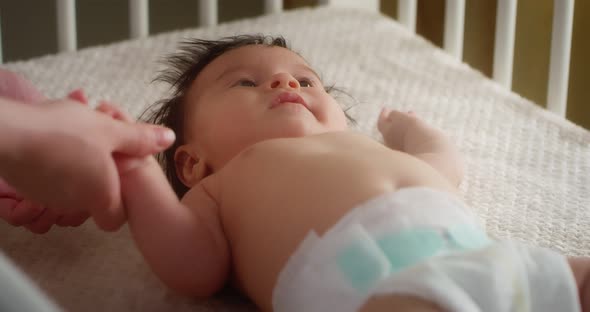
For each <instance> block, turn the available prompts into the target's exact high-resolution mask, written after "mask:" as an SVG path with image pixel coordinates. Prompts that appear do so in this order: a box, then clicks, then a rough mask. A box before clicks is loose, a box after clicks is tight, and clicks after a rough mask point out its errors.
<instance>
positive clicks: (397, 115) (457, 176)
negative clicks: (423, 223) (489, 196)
mask: <svg viewBox="0 0 590 312" xmlns="http://www.w3.org/2000/svg"><path fill="white" fill-rule="evenodd" d="M377 126H378V128H379V131H380V132H381V134H382V135H383V139H384V141H385V145H387V146H388V147H389V148H391V149H395V150H399V151H402V152H405V153H408V154H410V155H413V156H415V157H417V158H419V159H422V160H423V161H425V162H426V163H428V164H430V165H431V166H432V167H434V168H435V169H437V170H438V171H439V172H440V173H441V174H442V175H443V176H444V177H446V178H447V179H448V180H449V182H451V183H452V184H453V185H454V186H458V185H459V184H460V183H461V180H462V179H463V161H462V158H461V155H460V153H459V151H458V150H457V147H456V146H455V145H454V144H453V143H452V142H451V141H450V140H449V139H448V138H447V136H446V135H444V133H443V132H442V131H440V130H438V129H435V128H433V127H431V126H430V125H428V124H427V123H426V122H424V121H423V120H421V119H420V118H418V117H417V116H416V115H415V114H414V113H404V112H400V111H392V110H388V109H383V111H382V112H381V114H380V115H379V121H378V124H377Z"/></svg>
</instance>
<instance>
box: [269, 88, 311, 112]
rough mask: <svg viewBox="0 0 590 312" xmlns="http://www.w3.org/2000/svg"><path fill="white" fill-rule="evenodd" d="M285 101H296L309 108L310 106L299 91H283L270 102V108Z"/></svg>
mask: <svg viewBox="0 0 590 312" xmlns="http://www.w3.org/2000/svg"><path fill="white" fill-rule="evenodd" d="M283 103H296V104H301V105H303V106H305V108H307V109H308V110H309V106H308V105H307V103H306V102H305V100H304V99H303V98H302V97H301V96H299V95H298V94H297V93H293V92H282V93H280V94H279V95H278V96H277V97H276V98H275V99H274V100H272V102H271V104H270V108H271V109H273V108H275V107H277V106H279V105H281V104H283Z"/></svg>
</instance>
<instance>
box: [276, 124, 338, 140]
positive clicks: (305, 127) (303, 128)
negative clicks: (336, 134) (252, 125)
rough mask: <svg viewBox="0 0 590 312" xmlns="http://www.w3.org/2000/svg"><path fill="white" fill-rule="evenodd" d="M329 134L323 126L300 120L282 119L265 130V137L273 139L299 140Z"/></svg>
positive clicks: (328, 130)
mask: <svg viewBox="0 0 590 312" xmlns="http://www.w3.org/2000/svg"><path fill="white" fill-rule="evenodd" d="M326 132H330V129H327V128H326V127H325V126H324V125H322V124H320V123H319V122H317V121H309V120H301V119H284V120H281V121H278V122H276V123H274V124H273V125H272V127H270V129H265V135H264V136H265V137H268V139H273V138H300V137H306V136H311V135H316V134H321V133H326Z"/></svg>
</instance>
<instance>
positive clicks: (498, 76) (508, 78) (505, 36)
mask: <svg viewBox="0 0 590 312" xmlns="http://www.w3.org/2000/svg"><path fill="white" fill-rule="evenodd" d="M516 3H517V0H498V7H497V10H496V36H495V43H494V72H493V78H494V80H496V81H497V82H499V83H500V84H502V85H503V86H504V87H506V88H508V89H511V88H512V63H513V59H514V31H515V30H516Z"/></svg>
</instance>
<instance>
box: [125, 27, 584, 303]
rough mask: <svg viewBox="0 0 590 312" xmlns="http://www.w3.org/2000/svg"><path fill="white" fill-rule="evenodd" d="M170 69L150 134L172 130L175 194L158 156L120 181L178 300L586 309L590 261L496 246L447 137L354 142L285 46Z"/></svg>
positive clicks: (429, 133)
mask: <svg viewBox="0 0 590 312" xmlns="http://www.w3.org/2000/svg"><path fill="white" fill-rule="evenodd" d="M169 64H170V65H171V68H170V69H169V70H168V71H165V72H163V74H162V76H161V77H160V78H161V80H164V81H166V82H169V83H170V84H171V85H172V86H173V91H174V92H173V95H172V97H171V98H169V99H166V100H164V101H162V102H161V103H160V104H162V105H161V107H160V108H159V110H157V111H155V112H154V113H153V115H152V121H154V122H156V123H160V124H163V125H165V126H167V127H170V128H172V129H174V130H175V132H176V133H177V138H178V139H177V141H176V142H175V144H174V145H173V146H172V148H170V149H169V150H167V151H166V152H165V153H164V154H163V157H162V159H161V160H162V162H163V164H164V165H165V171H166V174H167V176H168V179H169V180H170V182H171V184H172V188H171V187H170V184H169V183H168V182H167V181H166V179H165V177H164V175H163V174H162V171H161V169H160V167H159V166H158V164H157V163H156V162H155V161H154V160H153V159H151V160H150V163H149V164H147V165H146V166H144V167H141V168H140V169H136V170H134V171H131V172H129V173H126V174H124V175H123V176H122V177H121V180H122V193H123V196H124V202H125V206H126V207H127V211H126V213H127V217H128V222H129V225H130V228H131V231H132V233H133V236H134V238H135V240H136V243H137V245H138V247H139V249H140V250H141V252H142V253H143V255H144V257H145V259H146V260H147V262H148V263H149V265H150V266H151V268H152V269H153V271H154V272H155V273H156V274H157V275H158V276H159V277H160V278H161V279H162V280H163V281H164V282H165V283H166V284H167V285H169V286H170V287H171V288H173V289H176V290H178V291H180V292H183V293H186V294H189V295H195V296H209V295H212V294H214V293H215V292H216V291H218V290H219V289H220V288H222V287H223V286H224V284H225V283H226V281H228V280H231V282H232V283H233V284H234V285H236V286H237V287H238V288H239V289H240V290H242V291H243V292H244V293H245V294H246V295H247V296H249V297H250V298H251V299H252V300H253V301H254V302H255V303H256V304H257V305H258V306H259V307H260V308H261V309H262V310H263V311H273V310H274V311H308V312H312V311H318V312H319V311H392V310H393V309H396V311H397V310H399V311H444V310H446V311H579V310H580V306H581V304H580V302H581V301H580V299H579V296H578V293H580V294H581V295H582V298H587V297H586V296H585V295H586V292H587V290H586V289H585V288H586V287H583V285H584V281H585V279H586V271H587V270H588V268H589V265H588V262H587V261H586V260H583V259H573V260H570V261H569V263H568V260H567V259H566V258H564V257H563V256H560V255H558V254H556V253H553V252H551V251H549V250H545V249H540V248H531V247H525V246H522V245H520V244H517V243H513V242H494V241H492V240H491V239H489V238H488V237H487V235H486V234H485V232H484V230H483V229H482V227H481V226H480V225H479V224H478V222H477V219H476V218H475V217H474V216H473V214H472V213H471V212H470V211H469V210H468V209H467V208H466V207H465V206H464V204H462V203H461V201H460V200H459V198H458V196H457V193H458V190H457V186H458V185H459V183H460V181H461V179H462V172H463V169H462V164H461V159H460V156H459V153H458V151H457V149H456V148H455V147H454V146H453V144H451V142H450V141H449V140H448V139H447V138H445V136H444V135H443V134H442V133H441V132H440V131H439V130H436V129H434V128H432V127H430V126H429V125H427V124H426V123H425V122H424V121H422V120H421V119H419V118H418V117H416V116H415V115H414V114H413V113H411V112H410V113H403V112H398V111H390V110H383V112H382V113H381V115H380V117H379V121H378V128H379V130H380V132H381V133H382V135H383V138H384V141H385V145H383V144H381V143H379V142H376V141H374V140H372V139H370V138H368V137H366V136H364V135H360V134H357V133H354V132H352V131H349V130H348V128H347V117H346V115H345V113H344V112H343V110H342V109H341V107H340V105H339V104H338V103H337V102H336V100H335V99H334V98H333V97H332V96H331V95H330V93H329V92H327V91H326V88H325V87H324V85H323V84H322V81H321V80H320V78H319V76H318V75H317V73H316V72H315V71H314V70H313V69H311V68H310V66H309V65H308V64H307V62H306V61H305V60H304V59H303V58H302V57H301V56H300V55H298V54H296V53H294V52H293V51H291V50H290V49H289V48H288V47H287V45H286V43H285V40H284V39H282V38H280V37H279V38H269V37H264V36H237V37H229V38H224V39H222V40H219V41H207V40H192V41H187V42H185V43H184V45H183V46H182V47H181V51H180V52H179V53H177V54H175V55H173V56H171V57H170V59H169ZM178 196H179V197H181V198H182V200H181V201H178V199H177V198H178ZM578 288H579V290H578ZM582 303H583V304H584V305H585V304H586V302H585V301H584V300H582Z"/></svg>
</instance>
